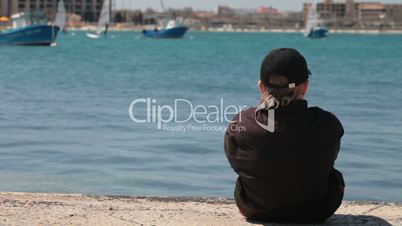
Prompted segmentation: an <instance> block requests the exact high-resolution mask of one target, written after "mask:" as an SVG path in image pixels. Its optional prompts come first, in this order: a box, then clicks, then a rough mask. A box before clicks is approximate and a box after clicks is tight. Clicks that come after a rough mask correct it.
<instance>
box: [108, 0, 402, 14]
mask: <svg viewBox="0 0 402 226" xmlns="http://www.w3.org/2000/svg"><path fill="white" fill-rule="evenodd" d="M115 1H116V7H117V8H132V9H146V8H154V9H160V8H161V7H160V0H115ZM308 1H310V2H311V0H197V1H192V0H164V2H165V5H166V8H184V7H192V8H195V9H202V10H213V9H215V8H216V6H217V5H228V6H231V7H233V8H258V7H260V6H262V5H264V6H272V7H275V8H278V9H280V10H285V11H286V10H292V11H295V10H301V9H302V5H303V3H304V2H308ZM341 1H342V0H341ZM355 1H356V0H355ZM357 1H358V0H357ZM362 1H365V2H368V1H372V2H373V1H374V2H383V3H400V4H402V0H362Z"/></svg>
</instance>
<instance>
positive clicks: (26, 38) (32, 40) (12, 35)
mask: <svg viewBox="0 0 402 226" xmlns="http://www.w3.org/2000/svg"><path fill="white" fill-rule="evenodd" d="M59 30H60V29H59V27H57V26H50V25H30V26H27V27H23V28H16V29H9V30H4V31H2V32H1V33H0V45H45V46H49V45H51V44H52V43H54V42H55V41H56V37H57V33H58V32H59Z"/></svg>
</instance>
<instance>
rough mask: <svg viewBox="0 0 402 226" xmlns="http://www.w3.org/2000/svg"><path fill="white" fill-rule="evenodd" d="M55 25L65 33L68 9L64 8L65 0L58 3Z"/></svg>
mask: <svg viewBox="0 0 402 226" xmlns="http://www.w3.org/2000/svg"><path fill="white" fill-rule="evenodd" d="M55 25H56V26H57V27H59V29H60V31H63V33H65V32H66V31H65V28H66V8H65V6H64V0H60V1H59V3H57V15H56V20H55Z"/></svg>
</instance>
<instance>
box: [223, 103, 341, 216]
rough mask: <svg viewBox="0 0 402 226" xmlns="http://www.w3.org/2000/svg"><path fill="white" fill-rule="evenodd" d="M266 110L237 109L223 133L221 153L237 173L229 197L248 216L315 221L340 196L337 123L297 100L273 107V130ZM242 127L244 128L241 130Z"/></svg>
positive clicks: (327, 212) (335, 206) (333, 206)
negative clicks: (234, 200) (237, 111)
mask: <svg viewBox="0 0 402 226" xmlns="http://www.w3.org/2000/svg"><path fill="white" fill-rule="evenodd" d="M267 115H268V111H267V110H265V109H264V110H261V111H258V112H257V114H256V113H255V108H250V109H248V110H245V111H243V112H241V113H240V114H239V115H237V116H236V117H235V119H234V121H235V122H233V123H231V124H230V125H229V127H228V130H227V132H226V135H225V153H226V156H227V158H228V160H229V162H230V165H231V166H232V168H233V169H234V171H235V172H236V173H237V174H238V175H239V177H238V179H237V182H236V188H235V199H236V203H237V206H238V207H239V209H240V211H241V212H242V213H243V215H245V216H246V217H248V218H250V219H254V220H265V221H273V222H321V221H324V220H325V219H327V218H328V217H330V216H331V215H332V214H333V213H334V212H335V211H336V210H337V209H338V207H339V206H340V204H341V202H342V198H343V187H344V182H343V177H342V174H341V173H340V172H339V171H337V170H335V169H334V162H335V159H336V158H337V155H338V152H339V148H340V141H341V137H342V136H343V133H344V131H343V127H342V124H341V123H340V121H339V120H338V119H337V118H336V117H335V116H334V115H333V114H331V113H329V112H327V111H324V110H322V109H320V108H318V107H312V108H308V107H307V101H305V100H297V101H293V102H291V103H290V104H289V105H288V106H286V107H281V108H278V109H276V110H275V129H276V130H275V132H274V133H271V132H268V131H266V130H265V129H263V128H262V127H260V126H259V125H258V124H257V123H256V121H255V120H256V119H257V120H258V121H259V122H261V123H263V124H265V125H266V124H267ZM244 130H245V131H244Z"/></svg>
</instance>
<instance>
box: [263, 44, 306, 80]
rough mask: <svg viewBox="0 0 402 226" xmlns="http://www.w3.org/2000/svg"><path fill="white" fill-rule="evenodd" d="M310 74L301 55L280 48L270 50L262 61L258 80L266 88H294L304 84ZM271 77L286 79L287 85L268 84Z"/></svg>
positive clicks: (294, 51) (293, 50) (292, 50)
mask: <svg viewBox="0 0 402 226" xmlns="http://www.w3.org/2000/svg"><path fill="white" fill-rule="evenodd" d="M310 74H311V72H310V70H309V69H308V67H307V62H306V59H305V58H304V57H303V55H301V54H300V53H299V52H298V51H297V50H295V49H291V48H281V49H275V50H272V51H271V52H270V53H269V54H268V55H267V56H266V57H265V59H264V60H263V61H262V64H261V74H260V79H261V82H262V83H263V84H264V85H265V86H266V87H270V88H294V87H296V86H298V85H300V84H302V83H303V82H305V81H306V80H307V79H308V78H309V75H310ZM272 75H281V76H284V77H286V78H287V79H288V81H289V84H286V85H277V84H270V83H269V78H270V76H272Z"/></svg>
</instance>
